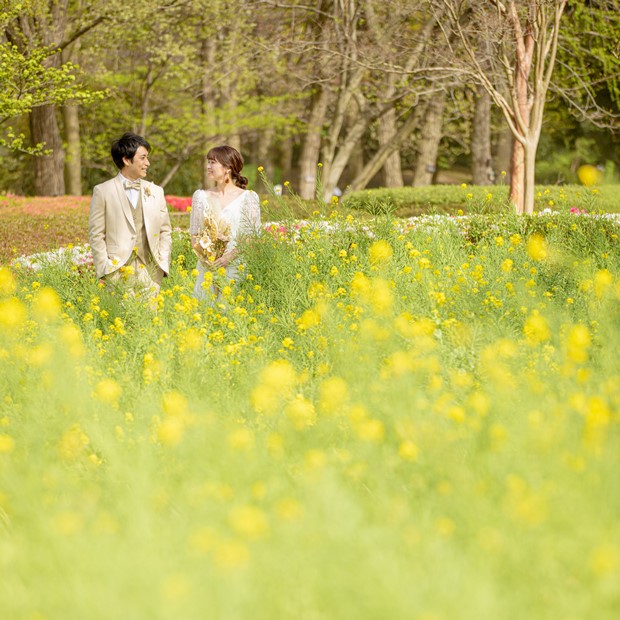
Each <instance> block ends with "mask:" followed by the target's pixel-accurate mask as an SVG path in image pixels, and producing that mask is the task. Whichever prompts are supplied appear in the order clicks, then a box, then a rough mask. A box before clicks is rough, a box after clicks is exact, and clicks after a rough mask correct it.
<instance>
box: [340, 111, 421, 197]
mask: <svg viewBox="0 0 620 620" xmlns="http://www.w3.org/2000/svg"><path fill="white" fill-rule="evenodd" d="M419 109H420V108H419V107H418V108H416V109H415V110H414V111H413V112H410V114H409V118H408V119H407V120H406V121H405V122H404V123H403V124H402V125H401V126H400V127H399V128H398V129H396V131H395V133H394V134H393V135H392V136H391V138H390V139H389V140H387V139H386V141H385V143H384V144H383V145H382V146H381V147H380V148H379V149H378V150H377V151H376V152H375V153H374V154H373V156H372V158H371V159H370V161H368V162H367V163H366V165H365V166H364V168H363V170H361V171H360V172H359V173H358V174H357V175H356V176H355V178H354V179H353V181H352V182H351V189H352V190H353V191H355V190H358V189H364V188H365V187H366V186H367V185H368V183H370V181H371V180H372V178H373V177H374V176H375V174H377V172H379V170H380V169H381V167H382V166H383V164H384V163H385V161H386V160H387V158H388V157H389V156H390V154H391V153H393V152H394V151H395V150H396V149H399V148H400V145H401V144H402V143H403V141H404V140H406V139H407V138H408V137H409V136H410V135H411V132H412V131H413V130H414V129H415V127H416V126H417V125H418V124H419V122H420V116H421V115H420V112H419V111H418V110H419Z"/></svg>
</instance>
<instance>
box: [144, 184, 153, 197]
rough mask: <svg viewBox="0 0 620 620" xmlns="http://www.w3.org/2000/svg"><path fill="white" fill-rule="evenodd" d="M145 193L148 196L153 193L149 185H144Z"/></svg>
mask: <svg viewBox="0 0 620 620" xmlns="http://www.w3.org/2000/svg"><path fill="white" fill-rule="evenodd" d="M144 195H145V196H146V197H147V198H150V197H151V196H152V195H153V194H151V188H150V187H149V186H148V185H145V186H144Z"/></svg>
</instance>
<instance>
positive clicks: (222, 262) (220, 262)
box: [211, 253, 231, 270]
mask: <svg viewBox="0 0 620 620" xmlns="http://www.w3.org/2000/svg"><path fill="white" fill-rule="evenodd" d="M230 259H231V256H230V253H227V254H223V255H222V256H220V257H219V258H216V259H215V260H214V261H213V262H212V263H211V265H212V268H213V269H214V270H215V269H219V268H220V267H224V268H226V267H227V266H228V263H230Z"/></svg>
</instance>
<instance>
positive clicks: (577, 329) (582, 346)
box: [566, 324, 592, 362]
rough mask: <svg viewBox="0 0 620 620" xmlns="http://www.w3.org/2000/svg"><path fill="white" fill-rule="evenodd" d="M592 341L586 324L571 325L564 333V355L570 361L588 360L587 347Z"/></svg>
mask: <svg viewBox="0 0 620 620" xmlns="http://www.w3.org/2000/svg"><path fill="white" fill-rule="evenodd" d="M591 343H592V337H591V336H590V330H589V329H588V328H587V326H586V325H580V324H578V325H573V326H572V327H571V328H570V330H569V332H568V334H567V335H566V357H568V359H569V360H571V361H572V362H586V361H588V349H589V348H590V345H591Z"/></svg>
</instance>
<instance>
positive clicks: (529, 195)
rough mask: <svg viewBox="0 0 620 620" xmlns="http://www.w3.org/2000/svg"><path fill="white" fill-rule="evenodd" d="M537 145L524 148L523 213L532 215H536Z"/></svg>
mask: <svg viewBox="0 0 620 620" xmlns="http://www.w3.org/2000/svg"><path fill="white" fill-rule="evenodd" d="M536 145H537V141H536V142H535V143H528V144H526V146H525V148H524V164H525V165H524V171H525V177H524V196H523V212H524V213H526V214H528V215H531V214H532V213H534V197H535V187H534V185H535V172H536V150H537V149H536Z"/></svg>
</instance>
